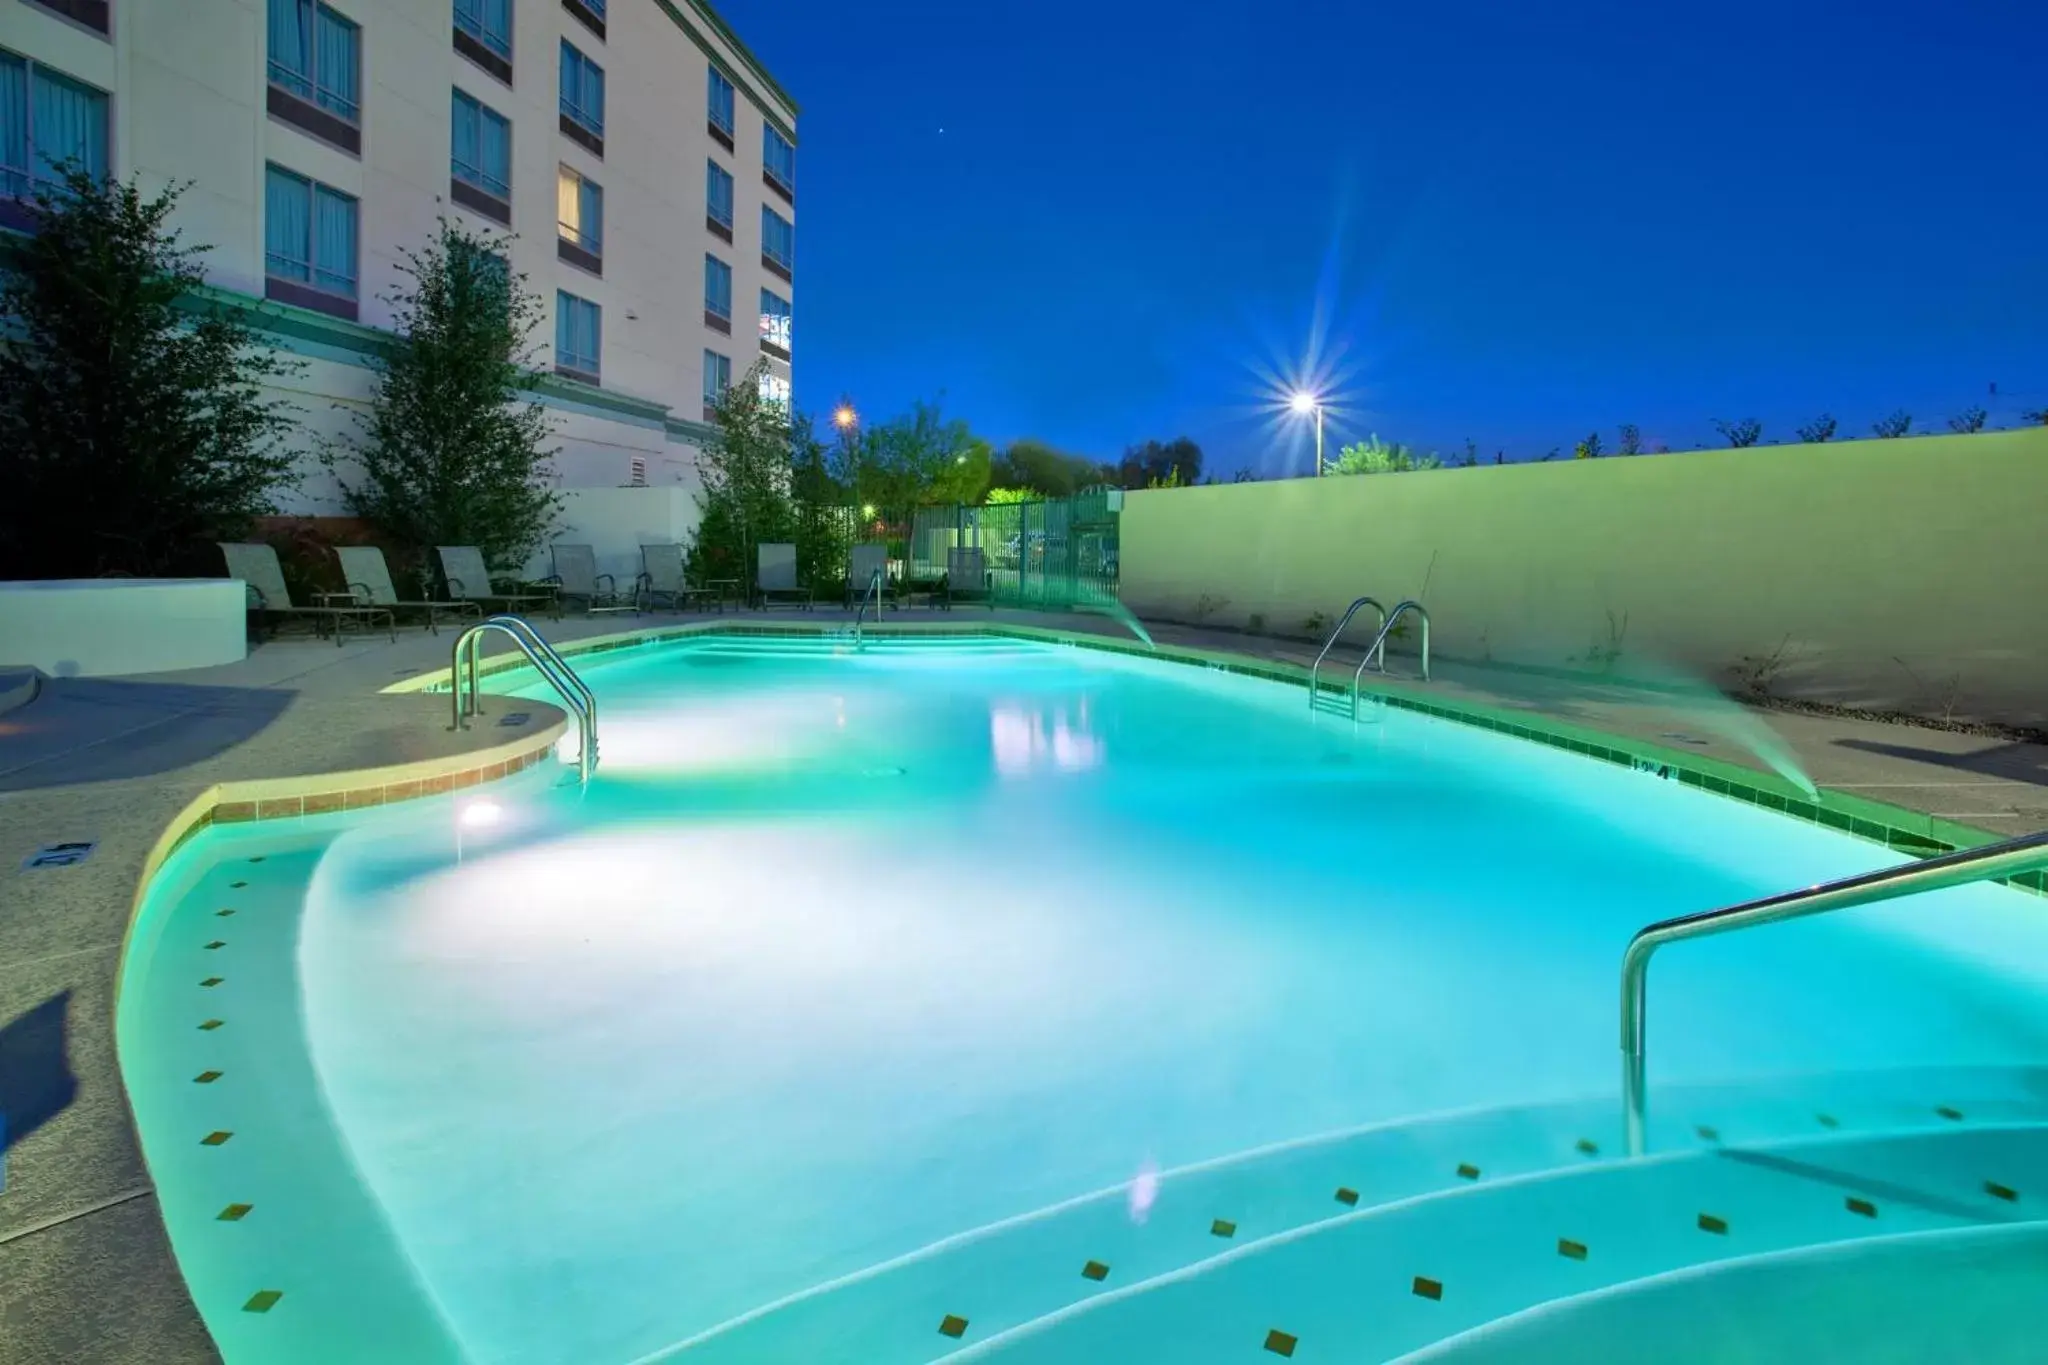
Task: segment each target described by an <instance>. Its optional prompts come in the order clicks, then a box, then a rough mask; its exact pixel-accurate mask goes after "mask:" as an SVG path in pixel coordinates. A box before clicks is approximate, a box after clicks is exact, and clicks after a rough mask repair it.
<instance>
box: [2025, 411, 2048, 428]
mask: <svg viewBox="0 0 2048 1365" xmlns="http://www.w3.org/2000/svg"><path fill="white" fill-rule="evenodd" d="M2021 416H2023V417H2025V418H2026V419H2027V421H2028V422H2030V423H2032V424H2033V425H2034V426H2040V427H2048V408H2036V409H2035V410H2034V411H2032V412H2028V413H2022V414H2021Z"/></svg>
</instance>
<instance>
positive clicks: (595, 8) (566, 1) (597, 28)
mask: <svg viewBox="0 0 2048 1365" xmlns="http://www.w3.org/2000/svg"><path fill="white" fill-rule="evenodd" d="M562 8H563V9H565V10H567V11H569V13H571V14H573V15H575V16H576V19H577V21H578V22H579V23H581V24H582V25H583V27H585V28H587V29H589V30H590V31H591V32H592V33H595V34H596V35H597V36H598V37H600V38H602V37H604V0H562Z"/></svg>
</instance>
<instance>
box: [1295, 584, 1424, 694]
mask: <svg viewBox="0 0 2048 1365" xmlns="http://www.w3.org/2000/svg"><path fill="white" fill-rule="evenodd" d="M1361 607H1371V608H1372V609H1373V611H1375V612H1376V613H1378V614H1379V621H1380V623H1379V628H1378V629H1377V630H1376V631H1375V632H1374V633H1373V637H1372V643H1371V644H1369V645H1367V646H1366V647H1365V657H1364V658H1362V659H1360V660H1359V661H1358V667H1357V668H1356V669H1354V670H1353V671H1352V674H1351V691H1350V693H1349V694H1348V696H1347V694H1346V693H1344V692H1343V691H1342V690H1333V691H1332V692H1331V694H1330V695H1331V697H1332V701H1330V702H1327V703H1326V702H1324V701H1322V696H1323V690H1322V688H1321V687H1320V686H1319V685H1318V681H1317V679H1318V675H1319V674H1320V673H1321V672H1322V669H1323V661H1324V660H1325V659H1327V658H1329V657H1330V651H1331V650H1332V649H1335V648H1336V647H1337V640H1338V638H1339V637H1340V636H1342V635H1343V634H1344V627H1346V626H1348V625H1350V624H1351V618H1352V617H1354V616H1356V615H1358V612H1359V609H1360V608H1361ZM1410 615H1412V616H1414V617H1415V619H1416V620H1417V621H1418V622H1419V623H1421V626H1422V639H1421V644H1422V680H1423V681H1424V682H1428V681H1429V613H1428V612H1427V611H1425V610H1424V609H1423V606H1422V603H1420V602H1418V601H1416V600H1415V599H1414V598H1412V597H1410V598H1403V599H1402V600H1401V601H1399V602H1397V603H1395V604H1394V609H1393V610H1392V611H1388V610H1387V609H1386V608H1385V607H1384V606H1381V605H1380V603H1379V600H1378V599H1377V598H1372V597H1361V598H1359V599H1358V600H1357V601H1355V602H1353V603H1352V604H1351V605H1350V606H1349V607H1346V608H1345V609H1344V615H1343V616H1342V617H1341V618H1340V619H1339V620H1338V622H1337V628H1336V629H1335V630H1333V631H1331V632H1330V638H1329V639H1327V640H1325V641H1323V648H1322V651H1321V652H1320V653H1318V654H1317V655H1316V661H1315V663H1314V664H1313V665H1312V666H1311V667H1310V668H1309V671H1308V704H1309V708H1310V709H1311V710H1316V711H1326V710H1334V711H1337V712H1338V713H1339V714H1343V715H1348V716H1350V717H1351V718H1352V719H1353V720H1356V719H1358V695H1359V688H1360V686H1361V685H1362V684H1363V683H1364V681H1365V671H1366V669H1368V668H1370V669H1372V670H1374V671H1375V672H1379V673H1384V672H1386V671H1387V637H1388V636H1390V635H1392V634H1394V632H1395V631H1396V629H1397V628H1398V627H1399V626H1400V624H1401V618H1402V617H1403V616H1410ZM1346 700H1348V702H1349V705H1348V706H1340V705H1338V704H1337V703H1338V702H1340V701H1346Z"/></svg>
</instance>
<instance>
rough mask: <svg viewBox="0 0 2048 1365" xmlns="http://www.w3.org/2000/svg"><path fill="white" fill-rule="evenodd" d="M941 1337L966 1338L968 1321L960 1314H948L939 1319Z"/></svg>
mask: <svg viewBox="0 0 2048 1365" xmlns="http://www.w3.org/2000/svg"><path fill="white" fill-rule="evenodd" d="M939 1335H940V1336H942V1337H964V1336H966V1335H967V1319H966V1318H963V1317H961V1316H960V1315H959V1314H958V1313H948V1314H946V1316H945V1317H943V1318H941V1319H939Z"/></svg>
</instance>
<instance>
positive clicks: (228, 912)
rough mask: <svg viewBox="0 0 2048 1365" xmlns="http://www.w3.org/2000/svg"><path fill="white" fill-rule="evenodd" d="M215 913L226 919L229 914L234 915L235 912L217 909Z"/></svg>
mask: <svg viewBox="0 0 2048 1365" xmlns="http://www.w3.org/2000/svg"><path fill="white" fill-rule="evenodd" d="M213 913H214V914H216V915H219V916H220V917H221V918H222V919H226V918H227V917H228V916H229V915H232V914H234V913H235V912H234V911H232V910H216V911H214V912H213Z"/></svg>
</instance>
